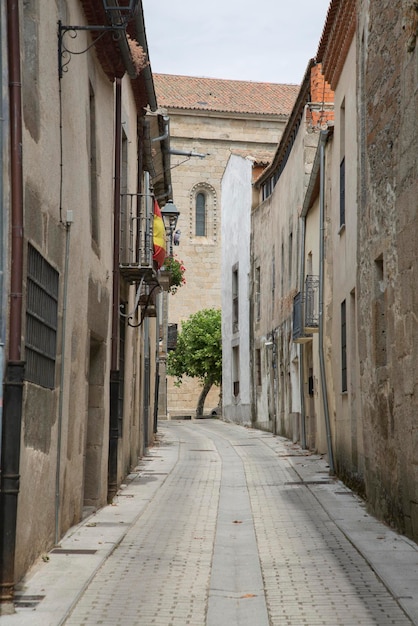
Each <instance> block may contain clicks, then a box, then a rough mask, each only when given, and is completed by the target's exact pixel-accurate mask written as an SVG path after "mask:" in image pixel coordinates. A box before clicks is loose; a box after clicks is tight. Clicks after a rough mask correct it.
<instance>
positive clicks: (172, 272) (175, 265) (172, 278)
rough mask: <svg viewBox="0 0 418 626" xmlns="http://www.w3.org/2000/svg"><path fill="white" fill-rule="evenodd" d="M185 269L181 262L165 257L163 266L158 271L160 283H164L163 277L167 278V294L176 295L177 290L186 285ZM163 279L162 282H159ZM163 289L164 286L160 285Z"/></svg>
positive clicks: (171, 257)
mask: <svg viewBox="0 0 418 626" xmlns="http://www.w3.org/2000/svg"><path fill="white" fill-rule="evenodd" d="M185 271H186V268H185V267H184V265H183V261H179V259H177V258H175V257H173V256H167V257H166V259H165V261H164V265H163V266H162V268H161V270H160V283H162V282H164V277H167V276H168V278H169V285H168V289H167V291H168V292H169V293H176V291H177V289H178V288H179V287H181V286H182V285H184V284H185V283H186V279H185V278H184V273H185ZM161 279H163V281H161ZM162 286H163V288H164V285H163V284H162Z"/></svg>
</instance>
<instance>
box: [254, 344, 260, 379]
mask: <svg viewBox="0 0 418 626" xmlns="http://www.w3.org/2000/svg"><path fill="white" fill-rule="evenodd" d="M255 382H256V385H257V387H261V350H260V348H257V350H256V351H255Z"/></svg>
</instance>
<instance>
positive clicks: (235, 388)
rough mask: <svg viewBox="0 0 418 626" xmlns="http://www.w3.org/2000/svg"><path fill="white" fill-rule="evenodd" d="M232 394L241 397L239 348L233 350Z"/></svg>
mask: <svg viewBox="0 0 418 626" xmlns="http://www.w3.org/2000/svg"><path fill="white" fill-rule="evenodd" d="M232 393H233V395H234V397H235V398H236V397H237V396H239V346H235V347H234V348H232Z"/></svg>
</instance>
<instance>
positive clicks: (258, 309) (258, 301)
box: [254, 266, 261, 322]
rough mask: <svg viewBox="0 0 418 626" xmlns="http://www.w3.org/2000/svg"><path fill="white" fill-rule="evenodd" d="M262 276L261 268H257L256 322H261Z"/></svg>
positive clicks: (255, 290) (255, 285)
mask: <svg viewBox="0 0 418 626" xmlns="http://www.w3.org/2000/svg"><path fill="white" fill-rule="evenodd" d="M260 289H261V275H260V266H258V267H256V268H255V277H254V296H255V302H254V305H255V320H256V322H259V321H260V318H261V293H260Z"/></svg>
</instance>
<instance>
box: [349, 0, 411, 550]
mask: <svg viewBox="0 0 418 626" xmlns="http://www.w3.org/2000/svg"><path fill="white" fill-rule="evenodd" d="M359 24H360V29H359V33H358V51H359V53H358V58H359V85H360V92H359V110H360V132H361V146H360V162H359V177H360V193H359V231H358V237H359V356H360V362H361V398H362V414H363V420H364V446H365V470H366V491H367V500H368V502H369V505H370V507H371V508H372V509H373V511H374V512H375V513H377V514H378V515H380V516H381V517H383V518H384V519H386V520H387V521H388V522H389V523H393V524H395V525H396V526H397V527H398V528H400V529H401V530H402V531H405V532H406V533H407V534H408V535H410V536H413V537H415V538H417V537H418V464H417V458H418V443H417V442H418V423H417V419H416V414H417V408H418V406H417V405H418V398H417V390H418V376H417V364H418V328H417V311H418V299H417V296H416V294H417V284H418V247H417V244H416V242H417V235H418V214H417V197H418V171H417V154H418V110H417V104H418V90H417V79H418V72H417V68H418V51H417V46H416V34H417V31H416V29H417V13H416V9H414V8H413V3H412V2H402V1H401V0H395V1H391V2H389V1H387V0H384V1H383V2H382V1H377V0H374V1H370V2H362V3H361V4H360V20H359Z"/></svg>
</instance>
